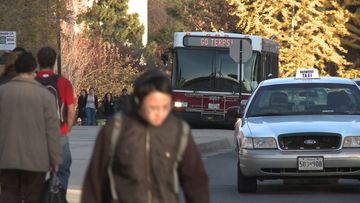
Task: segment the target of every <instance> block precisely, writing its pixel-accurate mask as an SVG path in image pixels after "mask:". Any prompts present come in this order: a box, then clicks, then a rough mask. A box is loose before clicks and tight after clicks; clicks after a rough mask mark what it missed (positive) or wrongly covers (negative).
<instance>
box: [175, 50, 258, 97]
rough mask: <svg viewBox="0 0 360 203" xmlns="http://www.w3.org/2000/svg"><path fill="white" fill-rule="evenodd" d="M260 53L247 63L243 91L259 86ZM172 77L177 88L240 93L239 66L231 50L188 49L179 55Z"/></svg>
mask: <svg viewBox="0 0 360 203" xmlns="http://www.w3.org/2000/svg"><path fill="white" fill-rule="evenodd" d="M258 58H259V57H258V54H257V52H253V56H252V57H251V59H249V60H248V61H247V62H246V63H245V64H244V72H243V73H244V75H243V79H244V81H243V86H242V92H252V90H253V89H254V88H255V87H256V86H257V78H258V77H257V74H258V70H257V68H256V67H258V66H259V64H258V63H259V62H258ZM174 62H175V63H174V69H173V74H172V83H173V87H174V88H176V89H188V90H204V91H221V92H239V80H238V64H237V63H236V62H234V61H233V60H232V59H231V57H230V56H229V50H227V49H221V50H219V49H216V50H215V49H184V48H178V49H177V51H176V54H175V61H174Z"/></svg>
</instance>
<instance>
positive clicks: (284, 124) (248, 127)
mask: <svg viewBox="0 0 360 203" xmlns="http://www.w3.org/2000/svg"><path fill="white" fill-rule="evenodd" d="M244 122H245V123H244V126H243V127H242V130H243V131H245V132H244V133H245V135H247V136H251V137H277V136H278V135H280V134H286V133H305V132H325V133H339V134H342V135H343V136H360V116H359V115H301V116H266V117H265V116H264V117H250V118H246V119H245V120H244Z"/></svg>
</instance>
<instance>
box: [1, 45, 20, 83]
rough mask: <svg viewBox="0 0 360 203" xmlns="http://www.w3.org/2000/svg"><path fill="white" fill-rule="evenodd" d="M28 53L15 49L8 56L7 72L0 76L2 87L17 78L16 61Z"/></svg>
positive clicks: (6, 58) (6, 59)
mask: <svg viewBox="0 0 360 203" xmlns="http://www.w3.org/2000/svg"><path fill="white" fill-rule="evenodd" d="M24 52H26V51H25V49H23V48H20V47H18V48H15V49H14V50H13V51H12V52H10V53H8V54H6V57H5V71H4V72H3V73H2V74H1V76H0V85H2V84H5V83H7V82H9V81H10V80H11V79H12V78H14V77H15V76H16V71H15V61H16V59H17V58H18V56H19V55H20V54H21V53H24Z"/></svg>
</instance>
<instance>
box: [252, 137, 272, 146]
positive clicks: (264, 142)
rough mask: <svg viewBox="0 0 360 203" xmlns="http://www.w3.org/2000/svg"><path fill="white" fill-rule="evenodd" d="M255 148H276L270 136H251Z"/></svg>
mask: <svg viewBox="0 0 360 203" xmlns="http://www.w3.org/2000/svg"><path fill="white" fill-rule="evenodd" d="M253 142H254V148H255V149H274V148H277V146H276V141H275V139H274V138H272V137H259V138H253Z"/></svg>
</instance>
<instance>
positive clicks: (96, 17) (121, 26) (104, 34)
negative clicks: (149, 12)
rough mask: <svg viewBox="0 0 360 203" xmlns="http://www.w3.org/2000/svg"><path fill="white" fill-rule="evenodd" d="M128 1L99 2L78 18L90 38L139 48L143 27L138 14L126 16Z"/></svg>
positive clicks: (104, 0) (103, 0) (107, 0)
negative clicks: (98, 38)
mask: <svg viewBox="0 0 360 203" xmlns="http://www.w3.org/2000/svg"><path fill="white" fill-rule="evenodd" d="M128 2H129V1H128V0H99V1H98V2H97V3H95V4H94V5H93V6H92V8H91V9H90V10H89V11H88V12H86V13H84V14H82V15H80V16H79V19H78V22H80V23H81V22H83V23H84V24H85V27H86V30H87V33H88V34H89V36H90V37H91V38H96V37H101V38H102V40H103V41H104V42H107V43H110V44H121V45H123V46H127V47H129V46H132V47H141V39H142V35H143V33H144V26H143V25H141V24H140V21H139V15H138V14H128Z"/></svg>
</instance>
